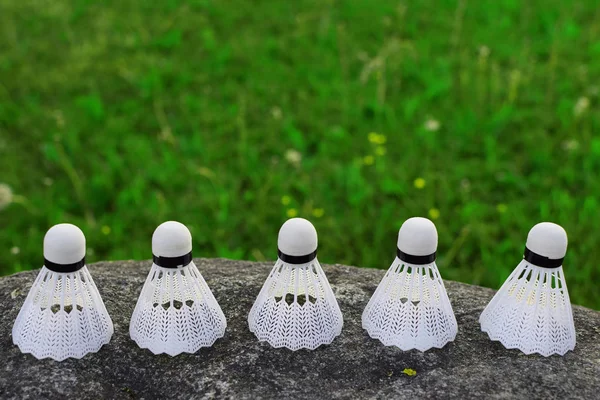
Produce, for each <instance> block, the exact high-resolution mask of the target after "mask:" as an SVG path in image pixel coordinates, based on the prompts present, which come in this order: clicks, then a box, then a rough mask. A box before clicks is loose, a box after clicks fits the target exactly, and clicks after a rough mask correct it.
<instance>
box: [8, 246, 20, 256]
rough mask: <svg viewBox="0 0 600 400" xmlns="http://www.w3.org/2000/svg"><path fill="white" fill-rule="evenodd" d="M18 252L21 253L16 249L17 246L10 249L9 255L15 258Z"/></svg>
mask: <svg viewBox="0 0 600 400" xmlns="http://www.w3.org/2000/svg"><path fill="white" fill-rule="evenodd" d="M20 252H21V249H20V248H18V247H17V246H14V247H12V248H11V249H10V253H11V254H14V255H15V256H16V255H17V254H19V253H20Z"/></svg>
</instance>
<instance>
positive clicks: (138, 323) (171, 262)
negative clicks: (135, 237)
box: [129, 221, 227, 356]
mask: <svg viewBox="0 0 600 400" xmlns="http://www.w3.org/2000/svg"><path fill="white" fill-rule="evenodd" d="M152 253H153V264H152V267H151V269H150V273H149V274H148V277H147V279H146V282H145V284H144V287H143V288H142V292H141V294H140V297H139V299H138V302H137V304H136V306H135V310H134V311H133V315H132V317H131V321H130V325H129V334H130V336H131V338H132V339H133V340H134V341H135V342H136V343H137V344H138V346H140V347H141V348H144V349H148V350H150V351H151V352H152V353H154V354H161V353H166V354H168V355H170V356H175V355H178V354H180V353H184V352H185V353H195V352H196V351H198V350H199V349H200V348H201V347H210V346H212V345H213V344H214V342H215V341H216V340H217V339H219V338H221V337H223V335H224V334H225V328H226V327H227V322H226V320H225V315H224V314H223V311H221V307H220V306H219V304H218V303H217V300H216V299H215V297H214V296H213V294H212V292H211V291H210V289H209V287H208V285H207V284H206V281H205V280H204V278H203V277H202V274H200V271H198V268H197V267H196V265H194V263H193V261H192V235H191V233H190V231H189V230H188V229H187V227H186V226H185V225H183V224H181V223H179V222H175V221H168V222H165V223H163V224H161V225H160V226H159V227H158V228H156V230H155V231H154V234H153V236H152Z"/></svg>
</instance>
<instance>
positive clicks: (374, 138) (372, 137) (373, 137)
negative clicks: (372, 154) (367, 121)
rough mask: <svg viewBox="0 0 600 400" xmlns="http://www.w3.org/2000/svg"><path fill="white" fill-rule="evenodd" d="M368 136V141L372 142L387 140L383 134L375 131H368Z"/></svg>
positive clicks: (381, 142)
mask: <svg viewBox="0 0 600 400" xmlns="http://www.w3.org/2000/svg"><path fill="white" fill-rule="evenodd" d="M368 138H369V142H371V143H373V144H384V143H385V142H387V138H386V137H385V135H381V134H379V133H377V132H371V133H369V135H368Z"/></svg>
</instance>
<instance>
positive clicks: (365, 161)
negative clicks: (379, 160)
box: [363, 155, 375, 165]
mask: <svg viewBox="0 0 600 400" xmlns="http://www.w3.org/2000/svg"><path fill="white" fill-rule="evenodd" d="M374 162H375V157H373V156H372V155H368V156H364V157H363V164H365V165H373V163H374Z"/></svg>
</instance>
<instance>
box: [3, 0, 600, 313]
mask: <svg viewBox="0 0 600 400" xmlns="http://www.w3.org/2000/svg"><path fill="white" fill-rule="evenodd" d="M599 85H600V7H598V3H597V1H596V0H583V1H578V2H569V1H566V0H543V1H542V0H531V1H525V2H521V1H518V0H496V1H491V0H490V1H466V0H463V1H458V0H452V1H451V0H421V1H418V2H412V1H384V0H353V1H334V0H327V1H324V0H321V1H294V2H276V1H252V2H250V1H241V0H235V1H210V0H188V1H185V0H169V1H160V2H145V1H132V0H120V1H103V2H95V1H90V0H69V1H66V0H53V1H48V0H19V1H16V0H0V208H1V210H0V274H10V273H13V272H16V271H21V270H26V269H31V268H38V267H40V266H41V262H42V252H41V250H42V248H41V244H42V238H43V235H44V233H45V231H46V230H47V229H48V228H49V227H50V226H51V225H53V224H56V223H59V222H71V223H74V224H77V225H79V226H80V227H81V228H82V229H83V231H84V232H85V234H86V235H87V240H88V260H89V261H90V262H93V261H97V260H104V259H109V260H118V259H131V258H134V259H149V258H150V257H151V248H150V238H151V235H152V232H153V230H154V228H155V227H156V226H157V225H158V224H159V223H161V222H163V221H165V220H169V219H175V220H179V221H181V222H183V223H185V224H187V225H188V226H189V227H190V229H191V231H192V233H193V235H194V249H195V250H194V254H195V255H196V256H203V257H217V256H219V257H228V258H237V259H252V260H265V259H267V260H273V259H274V258H275V257H276V239H277V232H278V229H279V227H280V225H281V224H282V223H283V222H284V221H285V219H287V218H289V217H293V216H302V217H306V218H308V219H310V220H311V221H312V222H313V223H314V224H315V226H316V227H317V230H318V232H319V240H320V253H319V258H320V260H321V261H322V262H327V263H334V262H337V263H345V264H352V265H358V266H361V267H374V268H387V267H388V266H389V265H390V263H391V261H392V260H393V257H394V254H395V243H396V237H397V232H398V229H399V227H400V225H401V224H402V222H403V221H404V220H405V219H406V218H409V217H411V216H426V217H429V218H431V219H433V220H434V222H435V223H436V225H437V227H438V231H439V236H440V240H439V258H438V263H439V266H440V270H441V273H442V275H443V276H444V277H445V278H447V279H452V280H459V281H464V282H470V283H474V284H479V285H484V286H490V287H495V288H497V287H499V285H500V284H501V283H502V282H503V281H504V279H505V278H506V277H507V276H508V274H509V273H510V271H511V270H512V269H513V268H514V267H515V266H516V265H517V263H518V262H519V260H520V259H521V256H522V251H523V248H524V243H525V239H526V236H527V232H528V230H529V229H530V228H531V227H532V226H533V225H534V224H535V223H537V222H540V221H545V220H549V221H553V222H556V223H559V224H561V225H563V226H564V227H565V229H566V230H567V232H568V234H569V240H570V247H569V251H568V253H567V258H566V261H565V271H566V276H567V279H568V285H569V289H570V293H571V299H572V301H573V302H574V303H578V304H583V305H586V306H589V307H593V308H596V309H600V291H599V290H598V282H599V281H600V267H599V266H598V261H597V260H598V259H599V258H600V247H599V244H600V228H599V227H598V220H599V216H600V203H599V199H598V196H599V195H600V179H599V175H598V172H599V171H600V135H598V130H599V127H600V113H599V112H598V104H599V90H600V89H599ZM123 273H124V274H126V273H127V272H126V271H123ZM373 284H375V282H373Z"/></svg>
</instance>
